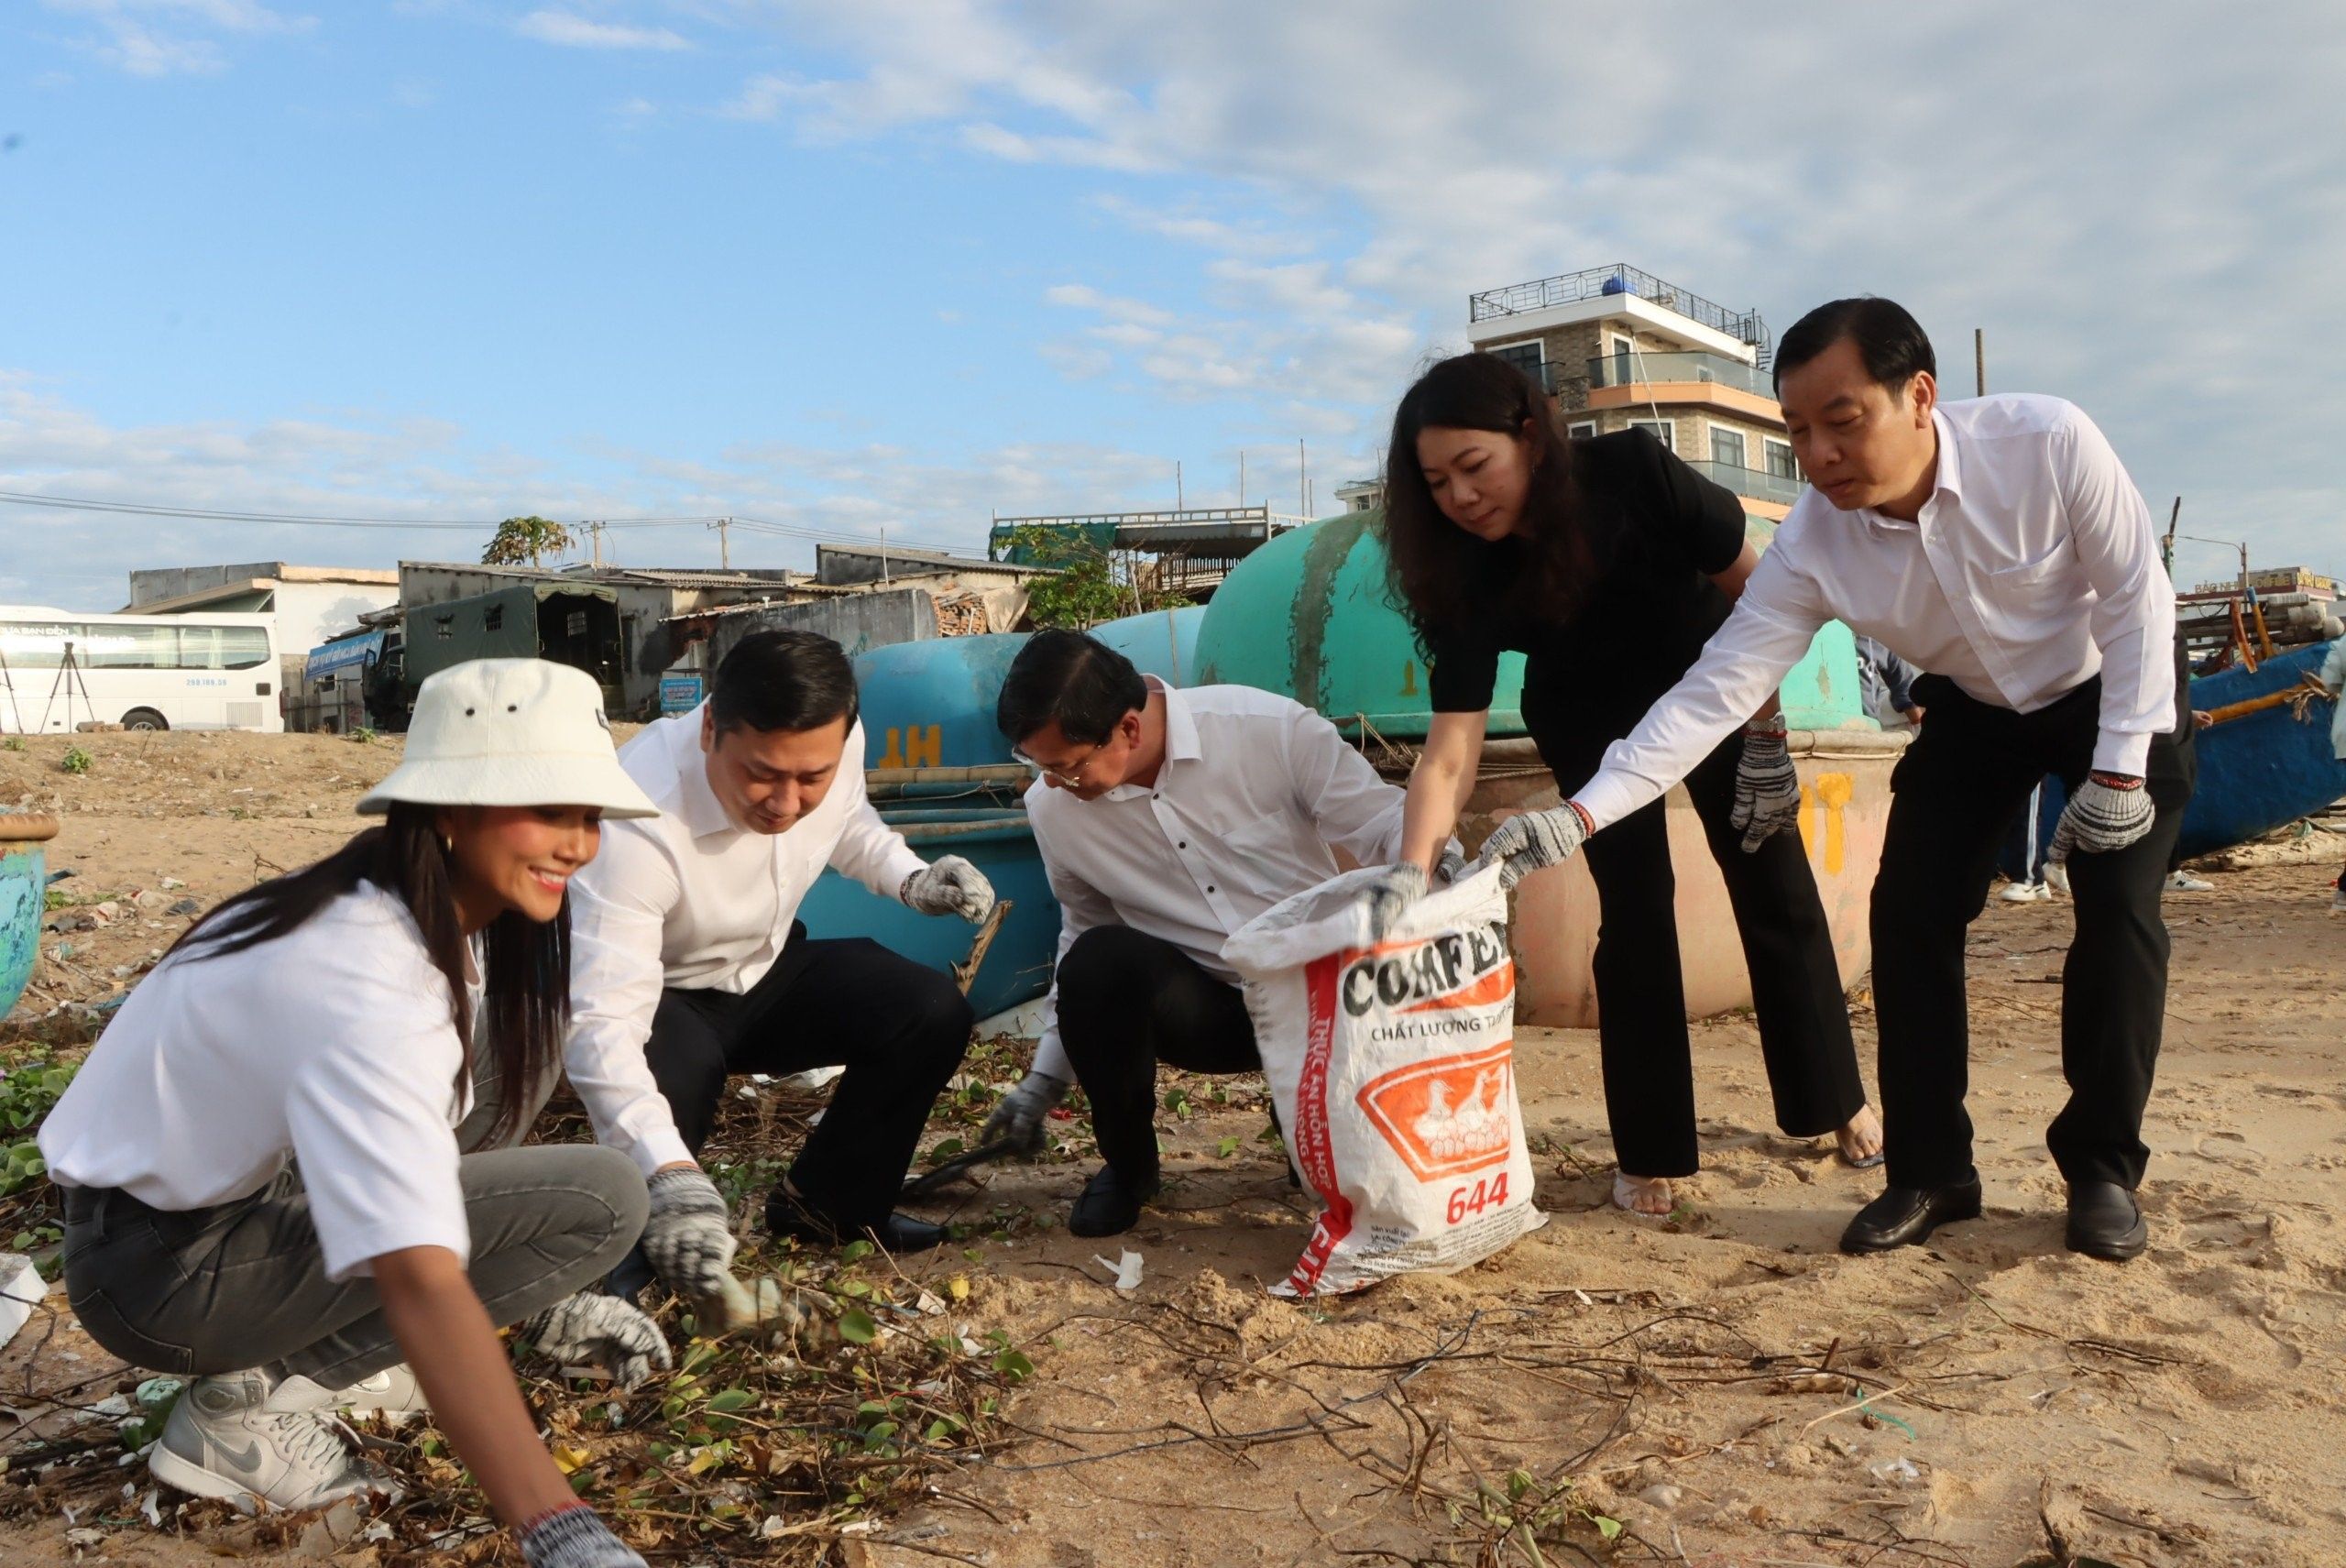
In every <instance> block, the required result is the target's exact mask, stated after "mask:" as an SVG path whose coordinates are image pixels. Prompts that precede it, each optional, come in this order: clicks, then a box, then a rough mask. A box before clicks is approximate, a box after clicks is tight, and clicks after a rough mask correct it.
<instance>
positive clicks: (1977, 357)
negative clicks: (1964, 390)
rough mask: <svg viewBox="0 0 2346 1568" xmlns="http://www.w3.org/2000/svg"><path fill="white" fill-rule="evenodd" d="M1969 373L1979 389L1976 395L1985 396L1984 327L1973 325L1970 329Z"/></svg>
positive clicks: (1986, 346)
mask: <svg viewBox="0 0 2346 1568" xmlns="http://www.w3.org/2000/svg"><path fill="white" fill-rule="evenodd" d="M1971 375H1972V379H1973V381H1974V382H1975V384H1977V385H1978V387H1979V394H1978V395H1979V396H1980V397H1983V398H1984V397H1986V396H1987V395H1988V329H1987V328H1986V327H1979V326H1975V327H1973V328H1972V329H1971Z"/></svg>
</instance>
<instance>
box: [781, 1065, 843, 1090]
mask: <svg viewBox="0 0 2346 1568" xmlns="http://www.w3.org/2000/svg"><path fill="white" fill-rule="evenodd" d="M846 1071H847V1069H845V1068H843V1067H810V1068H808V1069H806V1071H805V1072H794V1073H790V1074H788V1075H786V1076H784V1077H782V1078H777V1079H775V1080H773V1082H774V1084H775V1085H776V1086H778V1087H780V1088H783V1089H796V1090H803V1091H812V1090H817V1089H828V1088H829V1087H830V1086H831V1085H832V1084H834V1083H837V1082H838V1081H839V1076H840V1075H841V1074H842V1073H844V1072H846Z"/></svg>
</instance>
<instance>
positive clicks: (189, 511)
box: [0, 490, 718, 531]
mask: <svg viewBox="0 0 2346 1568" xmlns="http://www.w3.org/2000/svg"><path fill="white" fill-rule="evenodd" d="M0 504H5V505H9V506H23V507H43V508H51V509H55V510H60V511H94V512H115V513H127V514H130V515H132V516H137V517H184V518H192V519H194V520H196V521H203V522H266V523H276V524H281V525H284V526H286V527H293V528H431V529H465V530H467V531H469V530H474V529H482V528H490V529H493V528H495V527H497V525H498V524H499V523H501V522H503V521H505V520H504V519H503V518H468V519H454V518H403V517H342V516H336V515H334V514H331V513H321V512H281V511H230V510H215V509H212V508H206V507H175V506H164V505H160V504H159V503H155V502H149V501H106V500H98V499H93V498H91V497H87V496H50V495H38V494H35V493H32V492H30V491H25V490H0ZM594 521H600V522H604V523H607V524H610V525H612V526H616V527H627V528H650V527H660V526H667V525H674V526H679V527H681V526H684V525H685V524H689V523H703V524H706V523H711V522H715V521H718V520H717V518H716V517H715V516H713V515H712V516H706V517H624V518H599V519H596V520H594Z"/></svg>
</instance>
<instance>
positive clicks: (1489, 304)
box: [1467, 266, 1802, 520]
mask: <svg viewBox="0 0 2346 1568" xmlns="http://www.w3.org/2000/svg"><path fill="white" fill-rule="evenodd" d="M1467 315H1468V326H1467V336H1468V338H1469V340H1470V341H1472V343H1473V344H1474V346H1475V347H1476V348H1479V349H1482V350H1485V352H1488V353H1491V354H1496V355H1498V356H1500V357H1502V358H1506V359H1512V360H1514V361H1515V362H1516V363H1518V365H1520V366H1522V367H1523V368H1524V370H1525V371H1526V372H1527V373H1529V375H1531V376H1532V377H1534V378H1537V379H1538V380H1539V382H1540V385H1541V386H1543V387H1545V388H1546V389H1548V391H1549V392H1550V393H1551V395H1552V396H1553V397H1554V398H1555V400H1556V405H1557V409H1558V411H1559V412H1560V413H1561V414H1562V416H1563V420H1564V423H1565V426H1566V428H1567V430H1568V431H1569V432H1570V433H1572V434H1574V435H1595V434H1600V433H1610V432H1613V431H1617V430H1622V429H1625V428H1627V427H1628V426H1630V425H1633V424H1634V425H1643V426H1645V427H1646V428H1648V429H1650V430H1651V431H1652V432H1653V433H1654V434H1655V435H1657V436H1659V437H1660V438H1661V441H1662V443H1663V444H1665V445H1667V446H1668V447H1669V448H1670V449H1671V450H1672V451H1673V452H1675V453H1677V454H1678V455H1679V456H1681V457H1683V458H1684V459H1685V460H1686V461H1687V462H1688V463H1690V464H1692V465H1693V466H1694V469H1695V471H1696V472H1698V473H1700V474H1703V475H1705V476H1706V477H1710V478H1712V479H1716V480H1717V481H1718V482H1719V483H1720V484H1722V485H1725V486H1726V487H1727V488H1728V489H1730V490H1733V491H1734V492H1735V493H1736V494H1737V495H1738V496H1740V497H1742V498H1743V503H1744V510H1746V511H1747V512H1749V513H1750V514H1751V515H1753V516H1755V517H1762V518H1769V519H1772V520H1781V518H1782V517H1783V516H1784V514H1785V512H1787V511H1788V510H1791V508H1792V501H1793V499H1795V498H1796V497H1798V496H1799V494H1800V490H1801V484H1802V480H1801V475H1800V468H1799V466H1798V465H1797V464H1796V463H1795V462H1794V461H1793V459H1792V442H1791V440H1790V439H1789V438H1787V436H1786V435H1785V433H1784V413H1783V410H1782V408H1781V406H1780V405H1779V404H1778V403H1777V401H1776V396H1775V388H1774V385H1773V382H1772V380H1771V378H1770V375H1769V352H1770V338H1769V335H1768V325H1767V323H1765V322H1763V321H1761V320H1760V319H1759V313H1758V312H1757V311H1730V310H1727V309H1726V308H1725V307H1723V306H1720V305H1716V304H1713V303H1712V302H1710V301H1708V300H1705V299H1704V298H1703V297H1702V296H1701V295H1699V294H1695V293H1694V292H1692V291H1688V290H1685V289H1682V288H1680V287H1678V286H1677V285H1676V284H1674V283H1666V282H1664V281H1662V280H1661V279H1659V278H1656V277H1654V276H1653V275H1652V274H1651V273H1649V272H1640V271H1639V270H1638V269H1636V268H1634V267H1628V266H1614V267H1599V268H1593V269H1590V270H1588V271H1585V272H1573V273H1567V274H1565V275H1564V276H1562V277H1559V278H1542V279H1540V280H1536V281H1534V282H1529V283H1517V284H1514V285H1511V286H1510V287H1507V288H1504V289H1492V290H1488V291H1485V292H1483V293H1480V294H1475V295H1474V296H1472V297H1471V298H1470V299H1469V300H1468V301H1467Z"/></svg>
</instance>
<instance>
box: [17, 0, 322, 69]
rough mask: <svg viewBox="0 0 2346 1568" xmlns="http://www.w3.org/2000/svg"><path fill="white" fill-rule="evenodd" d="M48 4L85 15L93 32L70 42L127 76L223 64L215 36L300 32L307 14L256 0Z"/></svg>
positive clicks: (67, 0)
mask: <svg viewBox="0 0 2346 1568" xmlns="http://www.w3.org/2000/svg"><path fill="white" fill-rule="evenodd" d="M41 4H42V5H43V6H44V7H45V8H47V9H48V10H50V11H53V12H56V13H59V14H60V15H64V16H80V17H83V18H85V19H87V20H88V21H89V22H90V23H92V24H93V27H94V28H95V31H94V33H93V34H90V35H85V36H84V37H82V38H78V39H75V40H72V41H73V43H74V45H75V47H76V48H79V49H82V51H83V52H85V53H87V54H89V55H91V56H93V58H95V59H97V60H101V61H103V62H104V63H105V64H107V65H110V66H113V67H114V68H115V70H117V71H123V72H124V73H126V75H131V76H147V77H161V76H184V75H199V74H205V73H209V72H212V71H223V70H225V69H226V67H227V64H228V59H227V55H226V53H225V50H223V49H222V48H221V46H220V42H219V39H218V38H217V37H215V36H213V35H218V34H229V35H241V36H244V37H258V36H263V35H268V34H284V33H299V32H305V31H307V30H309V29H310V28H312V27H315V26H316V25H317V19H316V18H315V17H312V16H288V15H287V14H285V13H284V12H281V11H276V10H272V9H270V8H269V6H267V5H260V4H258V0H41Z"/></svg>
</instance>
